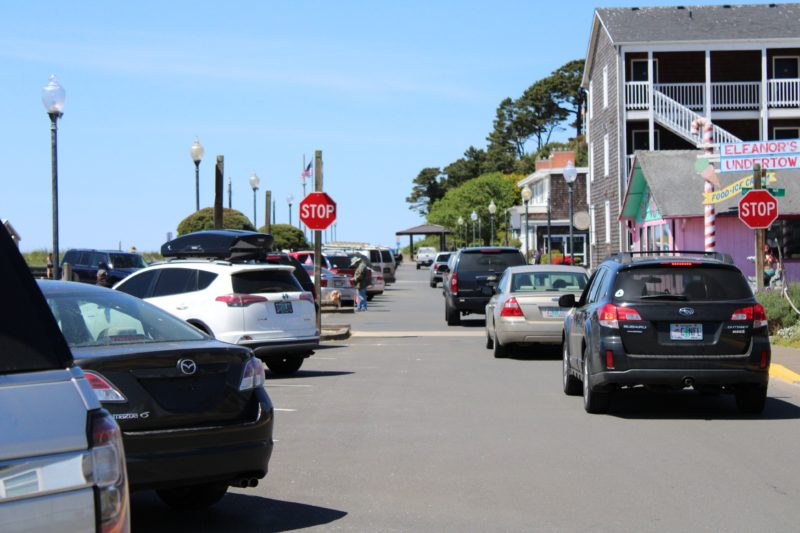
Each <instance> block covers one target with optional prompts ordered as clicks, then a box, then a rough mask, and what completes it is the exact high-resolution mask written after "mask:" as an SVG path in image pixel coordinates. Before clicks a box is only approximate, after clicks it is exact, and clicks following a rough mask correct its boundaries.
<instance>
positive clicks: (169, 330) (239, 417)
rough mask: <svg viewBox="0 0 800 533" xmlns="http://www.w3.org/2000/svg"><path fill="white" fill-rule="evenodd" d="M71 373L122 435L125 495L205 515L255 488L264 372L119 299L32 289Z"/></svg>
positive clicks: (58, 286) (107, 292) (150, 309)
mask: <svg viewBox="0 0 800 533" xmlns="http://www.w3.org/2000/svg"><path fill="white" fill-rule="evenodd" d="M39 287H40V288H41V289H42V292H43V293H44V296H45V298H46V299H47V303H48V305H49V306H50V310H51V311H52V313H53V315H54V316H55V318H56V321H57V322H58V325H59V327H60V329H61V331H62V333H63V334H64V337H65V338H66V340H67V344H69V347H70V349H71V350H72V354H73V357H74V358H75V361H76V363H77V364H78V365H80V366H81V368H83V370H84V372H86V375H87V378H88V381H89V383H90V384H91V386H92V388H93V389H94V390H95V392H96V393H97V396H98V398H99V399H100V402H101V403H102V405H103V406H104V407H105V408H106V409H107V410H108V411H109V412H110V413H111V415H112V416H113V417H114V419H115V420H116V421H117V423H118V424H119V425H120V427H121V428H122V431H123V441H124V445H125V458H126V460H127V464H128V478H129V483H130V487H131V490H140V489H155V490H156V493H157V494H158V495H159V496H160V497H161V499H162V500H163V501H164V502H165V503H167V504H168V505H171V506H174V507H178V508H204V507H208V506H210V505H213V504H215V503H216V502H218V501H219V500H220V499H221V498H222V497H223V496H224V495H225V492H226V491H227V490H228V486H229V485H232V486H235V487H254V486H255V485H256V484H257V483H258V480H259V479H261V478H263V477H264V476H266V474H267V469H268V465H269V458H270V455H271V453H272V426H273V408H272V402H271V401H270V398H269V396H268V395H267V392H266V391H265V390H264V367H263V365H262V363H261V361H260V360H259V359H258V358H257V357H255V356H254V355H253V352H252V351H251V350H250V349H248V348H246V347H244V346H236V345H233V344H228V343H224V342H220V341H217V340H214V339H213V338H212V337H210V336H209V335H207V334H205V333H203V332H201V331H200V330H198V329H197V328H194V327H192V326H190V325H189V324H187V323H186V322H184V321H182V320H180V319H178V318H176V317H174V316H172V315H170V314H169V313H167V312H166V311H164V310H162V309H160V308H158V307H156V306H154V305H151V304H149V303H147V302H144V301H142V300H140V299H138V298H135V297H133V296H131V295H129V294H125V293H123V292H120V291H114V290H111V289H106V288H103V287H97V286H91V285H84V284H79V283H69V282H66V281H47V280H43V281H39Z"/></svg>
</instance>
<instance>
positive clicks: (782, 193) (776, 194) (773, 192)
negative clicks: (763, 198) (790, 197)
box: [742, 187, 786, 198]
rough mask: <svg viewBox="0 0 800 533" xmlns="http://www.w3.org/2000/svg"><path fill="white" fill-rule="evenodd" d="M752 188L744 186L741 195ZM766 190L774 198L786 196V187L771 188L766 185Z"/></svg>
mask: <svg viewBox="0 0 800 533" xmlns="http://www.w3.org/2000/svg"><path fill="white" fill-rule="evenodd" d="M752 190H753V189H752V188H750V187H747V188H744V187H743V188H742V194H743V195H744V194H747V193H749V192H750V191H752ZM766 190H767V191H769V193H770V194H771V195H772V196H774V197H775V198H780V197H782V196H786V189H783V188H781V189H774V188H772V187H766Z"/></svg>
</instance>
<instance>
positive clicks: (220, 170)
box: [214, 155, 255, 229]
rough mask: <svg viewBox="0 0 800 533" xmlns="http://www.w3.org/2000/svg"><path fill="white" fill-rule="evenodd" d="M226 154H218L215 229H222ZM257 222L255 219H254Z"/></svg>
mask: <svg viewBox="0 0 800 533" xmlns="http://www.w3.org/2000/svg"><path fill="white" fill-rule="evenodd" d="M224 173H225V156H222V155H218V156H217V166H216V171H215V172H214V229H222V196H223V194H224V193H223V192H222V191H223V190H224V189H223V185H222V184H223V182H224V180H225V178H224V177H223V174H224ZM253 222H255V221H253Z"/></svg>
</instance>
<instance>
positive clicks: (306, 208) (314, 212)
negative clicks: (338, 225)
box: [300, 192, 336, 230]
mask: <svg viewBox="0 0 800 533" xmlns="http://www.w3.org/2000/svg"><path fill="white" fill-rule="evenodd" d="M300 220H302V221H303V224H305V225H306V227H308V229H313V230H323V229H326V228H327V227H328V226H330V225H331V224H333V222H334V221H335V220H336V202H334V201H333V199H332V198H331V197H330V196H328V194H327V193H324V192H312V193H308V196H306V197H305V198H303V200H302V201H301V202H300Z"/></svg>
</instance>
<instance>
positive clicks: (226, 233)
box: [161, 229, 274, 261]
mask: <svg viewBox="0 0 800 533" xmlns="http://www.w3.org/2000/svg"><path fill="white" fill-rule="evenodd" d="M273 240H274V239H273V237H272V235H267V234H266V233H256V232H255V231H245V230H238V229H215V230H204V231H195V232H194V233H187V234H186V235H181V236H180V237H177V238H175V239H172V240H171V241H168V242H166V243H164V244H163V245H162V246H161V255H162V256H164V257H172V258H188V257H209V258H214V259H225V260H228V261H251V260H259V259H261V260H263V259H264V255H265V254H266V253H267V252H268V251H269V250H270V249H271V248H272V241H273Z"/></svg>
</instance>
